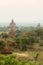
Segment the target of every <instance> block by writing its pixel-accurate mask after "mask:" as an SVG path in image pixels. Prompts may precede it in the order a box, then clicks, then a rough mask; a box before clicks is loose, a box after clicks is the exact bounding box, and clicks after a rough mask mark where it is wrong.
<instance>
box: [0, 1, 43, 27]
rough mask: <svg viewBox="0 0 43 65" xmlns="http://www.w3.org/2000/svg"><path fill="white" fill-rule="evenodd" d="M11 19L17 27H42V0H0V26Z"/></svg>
mask: <svg viewBox="0 0 43 65" xmlns="http://www.w3.org/2000/svg"><path fill="white" fill-rule="evenodd" d="M12 19H14V21H15V23H16V25H18V26H30V25H32V26H35V25H37V24H38V23H41V25H42V26H43V0H0V26H7V25H8V24H9V23H10V22H11V20H12Z"/></svg>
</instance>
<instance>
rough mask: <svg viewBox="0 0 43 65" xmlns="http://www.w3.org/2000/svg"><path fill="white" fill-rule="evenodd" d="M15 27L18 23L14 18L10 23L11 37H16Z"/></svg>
mask: <svg viewBox="0 0 43 65" xmlns="http://www.w3.org/2000/svg"><path fill="white" fill-rule="evenodd" d="M15 27H16V25H15V23H14V20H13V19H12V20H11V23H10V24H9V36H10V37H11V38H13V37H15Z"/></svg>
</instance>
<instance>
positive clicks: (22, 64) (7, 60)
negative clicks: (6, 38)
mask: <svg viewBox="0 0 43 65" xmlns="http://www.w3.org/2000/svg"><path fill="white" fill-rule="evenodd" d="M0 65H42V64H40V62H37V61H25V60H22V61H20V60H18V58H17V56H16V55H7V56H5V55H0Z"/></svg>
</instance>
